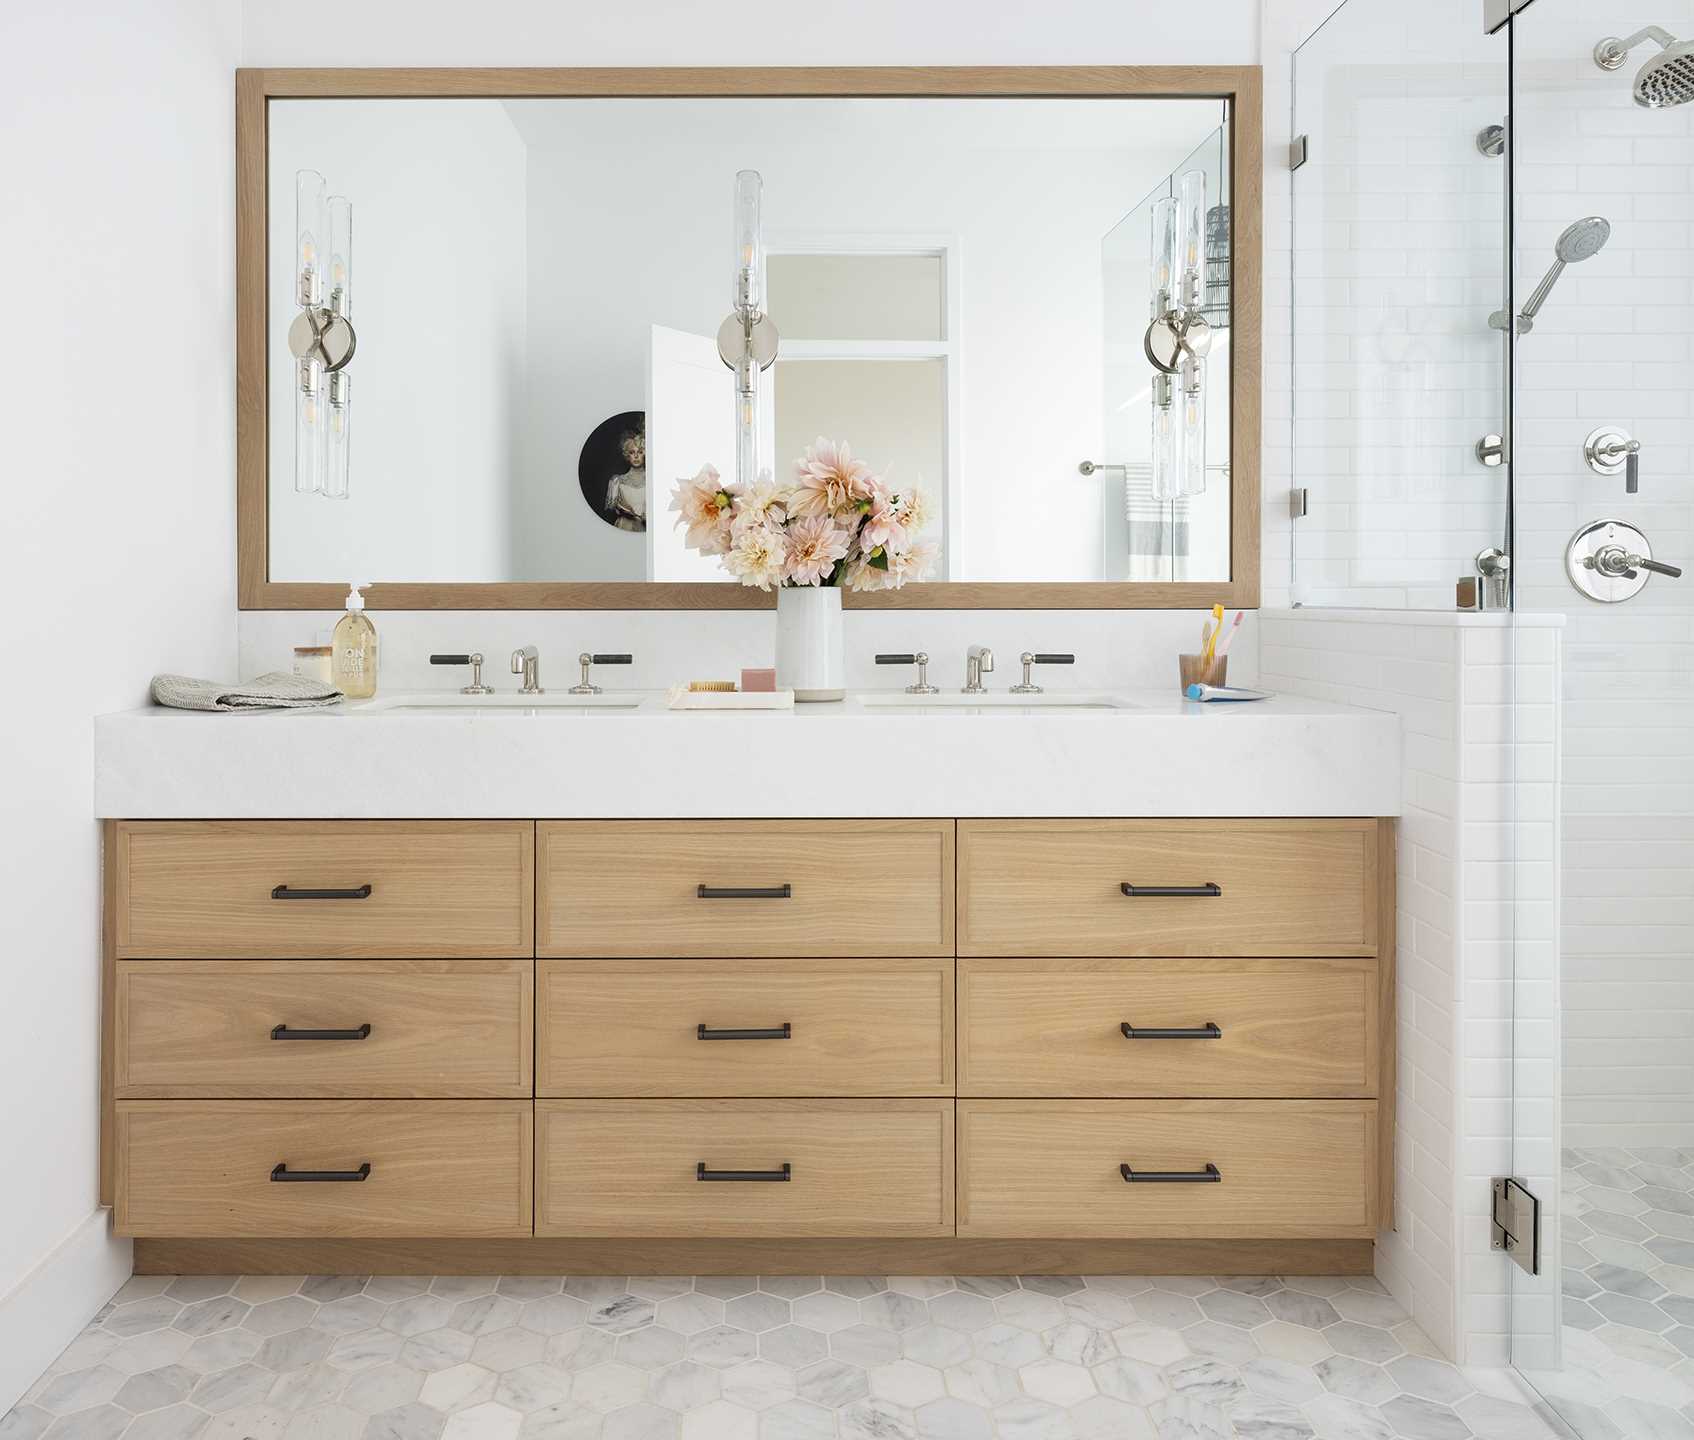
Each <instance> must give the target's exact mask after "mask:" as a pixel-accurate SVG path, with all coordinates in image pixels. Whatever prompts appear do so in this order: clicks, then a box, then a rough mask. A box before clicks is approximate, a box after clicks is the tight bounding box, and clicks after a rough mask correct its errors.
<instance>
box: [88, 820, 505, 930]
mask: <svg viewBox="0 0 1694 1440" xmlns="http://www.w3.org/2000/svg"><path fill="white" fill-rule="evenodd" d="M117 851H118V853H117V947H116V948H117V954H118V957H119V958H120V959H131V960H137V959H177V960H188V959H196V958H200V957H206V958H209V959H221V960H236V959H245V958H253V959H279V960H280V959H291V958H295V957H311V958H317V959H344V958H352V957H371V958H375V959H395V960H398V959H411V958H430V957H435V956H503V957H515V956H519V955H529V954H531V953H533V946H532V942H533V937H534V900H533V894H534V860H535V827H534V824H533V823H532V822H530V821H528V820H521V821H519V820H510V821H508V820H482V821H474V822H458V821H435V820H408V821H367V820H336V821H292V820H259V821H239V822H238V821H188V822H180V823H178V822H149V821H134V822H128V821H126V822H124V823H123V824H121V825H119V826H118V828H117Z"/></svg>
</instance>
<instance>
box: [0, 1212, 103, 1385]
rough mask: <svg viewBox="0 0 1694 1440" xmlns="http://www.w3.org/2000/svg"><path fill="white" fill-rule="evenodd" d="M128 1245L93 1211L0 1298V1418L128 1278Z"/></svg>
mask: <svg viewBox="0 0 1694 1440" xmlns="http://www.w3.org/2000/svg"><path fill="white" fill-rule="evenodd" d="M131 1263H132V1261H131V1242H130V1241H128V1240H120V1239H118V1237H117V1236H115V1235H113V1234H112V1217H111V1212H110V1211H109V1210H96V1211H95V1212H94V1213H93V1214H92V1215H90V1216H89V1217H88V1218H87V1219H86V1220H84V1221H83V1222H82V1224H80V1225H78V1226H77V1227H76V1229H75V1230H73V1231H71V1233H70V1234H69V1235H67V1236H66V1237H65V1238H64V1239H63V1240H62V1241H60V1243H59V1245H58V1246H57V1248H55V1249H54V1250H53V1251H51V1252H50V1253H49V1254H48V1255H47V1257H46V1258H45V1259H44V1260H42V1261H41V1263H40V1264H38V1265H37V1266H36V1267H35V1268H34V1269H33V1270H31V1271H30V1272H29V1273H28V1274H27V1275H25V1276H24V1277H23V1279H22V1280H20V1281H18V1283H17V1284H16V1285H14V1286H13V1287H12V1289H11V1291H10V1293H8V1294H7V1295H5V1296H0V1415H4V1414H5V1413H6V1412H7V1411H8V1410H10V1409H11V1408H12V1407H13V1406H14V1405H16V1404H17V1403H18V1401H19V1400H20V1399H21V1398H22V1397H23V1394H24V1392H25V1391H26V1390H28V1389H29V1387H30V1386H31V1385H33V1384H34V1383H35V1382H36V1379H37V1378H38V1377H39V1376H40V1375H41V1372H42V1371H44V1370H45V1369H47V1367H48V1366H49V1365H51V1364H52V1363H53V1362H54V1361H55V1360H56V1359H58V1357H59V1352H60V1351H62V1350H63V1349H64V1348H65V1347H66V1346H67V1345H69V1344H70V1343H71V1341H73V1340H74V1339H76V1337H77V1336H78V1334H80V1333H81V1331H82V1328H83V1326H85V1325H86V1324H88V1322H89V1321H90V1320H92V1319H93V1318H94V1317H95V1315H97V1314H98V1313H99V1311H100V1307H101V1306H102V1305H104V1304H105V1303H106V1302H107V1301H108V1300H110V1299H111V1298H112V1296H113V1295H115V1294H117V1292H118V1289H119V1287H121V1286H122V1285H123V1283H124V1281H126V1280H127V1279H129V1277H130V1271H131Z"/></svg>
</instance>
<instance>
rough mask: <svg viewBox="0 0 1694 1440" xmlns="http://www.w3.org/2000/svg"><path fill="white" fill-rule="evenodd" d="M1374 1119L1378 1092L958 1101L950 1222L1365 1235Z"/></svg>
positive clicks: (1372, 1202) (1038, 1229)
mask: <svg viewBox="0 0 1694 1440" xmlns="http://www.w3.org/2000/svg"><path fill="white" fill-rule="evenodd" d="M1376 1124H1377V1113H1376V1102H1375V1101H1374V1100H961V1101H959V1234H960V1235H961V1236H981V1237H994V1236H1002V1237H1003V1236H1033V1235H1040V1236H1045V1237H1048V1238H1051V1239H1064V1238H1083V1237H1106V1238H1122V1239H1155V1238H1157V1239H1190V1238H1196V1237H1206V1238H1210V1239H1261V1240H1268V1239H1314V1238H1324V1237H1328V1238H1334V1239H1368V1238H1369V1237H1370V1236H1372V1235H1373V1234H1374V1233H1375V1229H1376V1226H1375V1219H1374V1217H1375V1215H1376V1213H1377V1203H1376V1180H1377V1149H1376ZM1125 1165H1127V1166H1129V1167H1130V1170H1131V1172H1133V1173H1136V1174H1139V1175H1143V1176H1145V1175H1149V1174H1152V1175H1160V1174H1163V1175H1183V1176H1198V1175H1203V1174H1205V1173H1206V1167H1207V1166H1213V1167H1215V1169H1216V1171H1217V1175H1218V1177H1219V1178H1218V1179H1216V1180H1215V1181H1204V1182H1193V1181H1172V1180H1162V1181H1160V1180H1144V1179H1143V1180H1136V1181H1134V1182H1130V1181H1126V1179H1125V1178H1124V1174H1123V1171H1122V1170H1121V1168H1120V1167H1122V1166H1125Z"/></svg>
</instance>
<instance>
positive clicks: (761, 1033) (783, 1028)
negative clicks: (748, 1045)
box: [694, 1020, 794, 1040]
mask: <svg viewBox="0 0 1694 1440" xmlns="http://www.w3.org/2000/svg"><path fill="white" fill-rule="evenodd" d="M694 1038H695V1039H696V1040H792V1039H793V1038H794V1027H793V1026H792V1025H791V1024H789V1022H788V1021H786V1020H784V1021H783V1022H782V1024H780V1025H773V1026H771V1027H769V1028H767V1029H763V1030H714V1029H712V1028H711V1027H710V1026H709V1025H696V1026H695V1027H694Z"/></svg>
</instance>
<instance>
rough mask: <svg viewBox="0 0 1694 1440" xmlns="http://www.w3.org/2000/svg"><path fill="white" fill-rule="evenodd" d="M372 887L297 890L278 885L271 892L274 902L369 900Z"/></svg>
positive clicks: (356, 886)
mask: <svg viewBox="0 0 1694 1440" xmlns="http://www.w3.org/2000/svg"><path fill="white" fill-rule="evenodd" d="M370 898H371V887H370V886H369V885H355V886H354V887H353V888H352V889H351V890H295V889H292V888H290V887H289V886H287V885H278V886H277V887H276V889H274V890H272V891H271V899H273V900H369V899H370Z"/></svg>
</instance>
